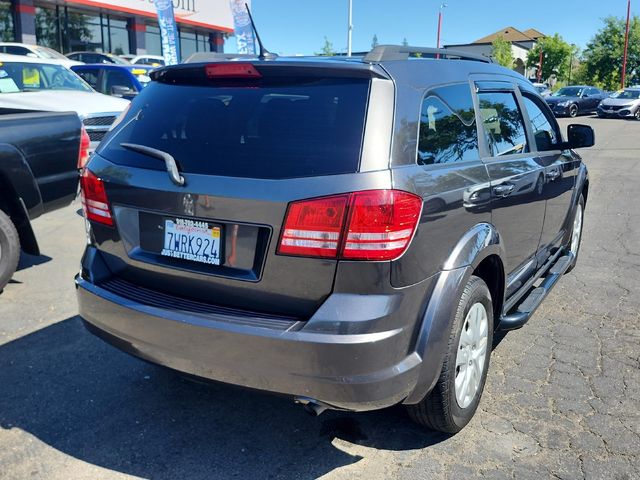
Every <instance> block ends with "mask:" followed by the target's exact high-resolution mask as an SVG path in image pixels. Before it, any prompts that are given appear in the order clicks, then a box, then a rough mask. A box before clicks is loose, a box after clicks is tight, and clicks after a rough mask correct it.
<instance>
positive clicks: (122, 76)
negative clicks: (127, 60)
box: [105, 70, 135, 95]
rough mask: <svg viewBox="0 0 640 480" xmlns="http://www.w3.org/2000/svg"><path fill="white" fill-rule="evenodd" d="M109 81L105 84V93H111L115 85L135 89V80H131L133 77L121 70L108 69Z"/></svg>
mask: <svg viewBox="0 0 640 480" xmlns="http://www.w3.org/2000/svg"><path fill="white" fill-rule="evenodd" d="M105 73H106V75H107V81H106V86H105V93H106V94H107V95H111V93H112V89H113V87H115V86H118V87H127V88H130V89H131V90H135V87H134V86H133V82H132V81H131V77H130V76H129V75H127V74H126V73H124V72H121V71H120V70H107V71H106V72H105Z"/></svg>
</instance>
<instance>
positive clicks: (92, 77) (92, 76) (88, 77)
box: [74, 69, 100, 90]
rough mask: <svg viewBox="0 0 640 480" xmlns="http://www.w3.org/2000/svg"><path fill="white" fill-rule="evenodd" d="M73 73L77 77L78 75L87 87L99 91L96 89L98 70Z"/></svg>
mask: <svg viewBox="0 0 640 480" xmlns="http://www.w3.org/2000/svg"><path fill="white" fill-rule="evenodd" d="M74 72H76V73H77V74H78V75H80V76H81V77H82V79H83V80H84V81H85V82H87V83H88V84H89V85H91V86H92V87H93V88H95V89H96V90H99V88H98V80H99V78H100V71H99V70H95V69H91V70H81V69H74Z"/></svg>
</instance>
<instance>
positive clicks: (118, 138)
mask: <svg viewBox="0 0 640 480" xmlns="http://www.w3.org/2000/svg"><path fill="white" fill-rule="evenodd" d="M369 84H370V81H369V79H361V78H356V79H351V78H340V79H337V78H336V79H317V78H316V79H307V80H304V81H296V82H292V83H290V84H286V83H283V82H282V81H281V80H280V81H278V82H273V83H271V82H269V81H268V80H266V79H265V80H264V81H262V82H260V84H259V85H250V86H249V85H239V86H228V85H227V86H215V85H211V86H194V85H170V84H164V83H160V82H152V83H151V84H150V85H149V86H148V87H147V88H145V89H144V90H143V91H142V92H141V93H140V94H139V95H138V96H137V98H136V99H135V100H134V103H133V104H132V107H131V109H130V111H129V113H128V115H127V116H128V117H129V118H125V119H124V121H122V122H121V123H120V125H119V126H118V127H117V128H116V130H115V131H114V132H113V134H112V135H111V138H110V139H109V140H108V141H107V142H103V145H102V146H101V148H100V149H99V151H98V153H100V155H102V156H103V157H105V158H106V159H108V160H110V161H112V162H114V163H116V164H118V165H126V166H132V167H140V168H148V169H154V170H158V169H161V168H162V166H161V165H158V162H157V161H154V160H152V159H149V158H146V157H145V156H144V155H142V154H140V153H137V152H134V151H131V150H128V149H125V148H123V147H121V144H122V143H134V144H139V145H145V146H147V147H151V148H155V149H158V150H161V151H163V152H167V153H169V154H170V155H171V156H172V157H173V158H175V160H176V162H177V163H178V166H179V168H180V171H181V172H184V173H194V174H204V175H219V176H230V177H250V178H265V179H283V178H296V177H309V176H321V175H335V174H344V173H353V172H356V171H357V170H358V166H359V162H360V153H361V148H362V138H363V130H364V123H365V116H366V109H367V100H368V94H369ZM136 116H137V118H135V119H134V117H136ZM131 120H132V121H131Z"/></svg>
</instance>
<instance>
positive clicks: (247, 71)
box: [205, 62, 262, 78]
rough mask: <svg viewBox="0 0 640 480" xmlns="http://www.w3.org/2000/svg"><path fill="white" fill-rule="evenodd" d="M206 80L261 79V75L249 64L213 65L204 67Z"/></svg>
mask: <svg viewBox="0 0 640 480" xmlns="http://www.w3.org/2000/svg"><path fill="white" fill-rule="evenodd" d="M205 73H206V74H207V77H208V78H261V77H262V75H261V74H260V72H259V71H258V70H256V67H254V66H253V65H252V64H250V63H239V62H229V63H213V64H211V65H206V66H205Z"/></svg>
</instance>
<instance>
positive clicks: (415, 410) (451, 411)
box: [407, 276, 493, 433]
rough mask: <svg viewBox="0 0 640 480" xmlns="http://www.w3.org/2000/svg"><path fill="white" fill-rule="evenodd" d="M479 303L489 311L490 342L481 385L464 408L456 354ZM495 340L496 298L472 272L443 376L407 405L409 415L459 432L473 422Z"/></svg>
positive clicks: (424, 423)
mask: <svg viewBox="0 0 640 480" xmlns="http://www.w3.org/2000/svg"><path fill="white" fill-rule="evenodd" d="M476 303H481V304H482V305H483V306H484V308H485V310H486V314H487V323H488V325H487V345H486V353H485V358H484V368H483V370H482V374H481V377H480V382H479V385H478V388H477V390H476V392H475V396H474V397H473V399H472V401H471V403H470V404H469V405H467V406H466V407H465V408H461V407H460V405H459V404H458V400H457V399H456V387H455V380H456V375H457V374H458V368H457V367H456V357H457V354H458V348H459V344H460V336H461V334H462V329H463V328H464V327H466V317H467V313H469V310H470V309H471V307H472V306H474V305H475V304H476ZM492 342H493V302H492V300H491V293H490V292H489V288H487V284H486V283H484V281H483V280H482V279H481V278H479V277H476V276H472V277H471V278H470V279H469V282H468V283H467V285H466V286H465V288H464V291H463V293H462V296H461V297H460V301H459V303H458V308H457V310H456V314H455V318H454V320H453V326H452V328H451V333H450V335H449V342H448V346H447V353H446V355H445V359H444V363H443V365H442V371H441V373H440V378H439V379H438V382H437V383H436V386H435V387H434V388H433V390H432V391H431V392H430V393H428V394H427V396H426V397H425V398H423V399H422V400H421V401H420V402H419V403H417V404H415V405H407V411H408V413H409V416H410V417H411V418H412V419H413V420H414V421H415V422H416V423H418V424H420V425H422V426H424V427H427V428H429V429H431V430H438V431H440V432H445V433H457V432H459V431H460V430H462V428H464V426H465V425H466V424H467V423H469V421H470V420H471V418H472V417H473V415H474V414H475V412H476V409H477V408H478V404H479V403H480V398H481V396H482V391H483V390H484V384H485V381H486V378H487V370H488V369H489V358H490V357H491V345H492Z"/></svg>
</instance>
